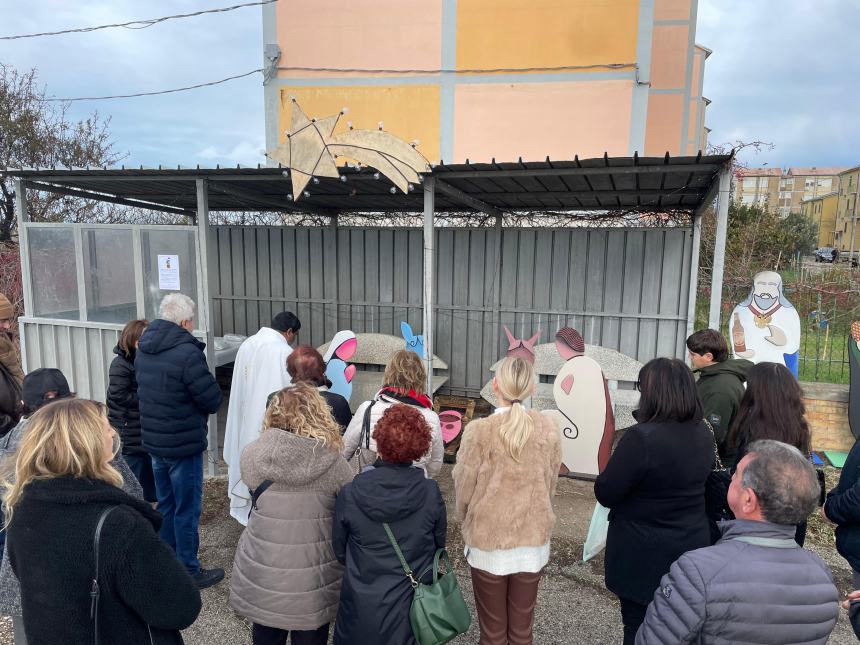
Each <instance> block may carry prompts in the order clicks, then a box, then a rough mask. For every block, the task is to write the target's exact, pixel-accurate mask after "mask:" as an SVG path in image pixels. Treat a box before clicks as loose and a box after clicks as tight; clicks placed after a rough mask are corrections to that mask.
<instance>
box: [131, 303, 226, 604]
mask: <svg viewBox="0 0 860 645" xmlns="http://www.w3.org/2000/svg"><path fill="white" fill-rule="evenodd" d="M158 316H159V317H158V319H156V320H153V321H152V323H150V325H149V327H147V329H146V331H145V332H144V333H143V335H142V336H141V337H140V343H139V345H138V348H137V354H136V355H135V359H134V369H135V374H136V376H137V394H138V400H139V402H140V430H141V432H140V436H141V445H142V446H143V449H144V450H145V451H146V452H148V453H149V454H150V455H151V456H152V472H153V475H154V477H155V492H156V496H157V497H158V510H159V511H160V512H161V514H162V515H163V516H164V522H163V524H162V525H161V532H160V533H161V539H163V540H164V541H165V542H167V544H169V545H170V546H171V547H173V549H174V550H175V551H176V557H177V558H179V560H180V561H181V562H182V563H183V564H184V565H185V566H186V568H187V569H188V573H190V574H191V577H192V578H194V581H195V582H196V583H197V586H198V587H199V588H201V589H202V588H204V587H209V586H211V585H213V584H216V583H217V582H220V581H221V580H222V579H223V578H224V570H223V569H201V568H200V561H199V560H198V559H197V548H198V546H199V541H200V536H199V533H198V527H199V524H200V511H201V504H202V499H203V451H204V450H206V448H207V441H206V435H207V430H208V421H209V415H210V414H214V413H215V412H217V411H218V407H219V406H220V405H221V398H222V395H221V390H220V389H219V387H218V383H217V382H216V381H215V377H214V376H212V372H210V371H209V367H208V365H207V364H206V356H205V354H204V353H203V349H204V347H205V345H204V344H203V343H201V342H200V341H199V340H197V339H196V338H195V337H194V336H193V335H192V334H191V331H192V330H193V329H194V301H193V300H191V298H189V297H188V296H186V295H184V294H181V293H171V294H170V295H167V296H165V297H164V299H163V300H162V301H161V306H160V307H159V312H158Z"/></svg>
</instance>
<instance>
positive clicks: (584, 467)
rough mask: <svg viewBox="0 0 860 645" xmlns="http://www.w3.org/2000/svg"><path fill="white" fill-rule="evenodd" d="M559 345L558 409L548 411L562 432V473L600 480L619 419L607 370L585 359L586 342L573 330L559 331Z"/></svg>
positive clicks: (556, 390) (556, 344) (556, 386)
mask: <svg viewBox="0 0 860 645" xmlns="http://www.w3.org/2000/svg"><path fill="white" fill-rule="evenodd" d="M555 346H556V350H557V351H558V353H559V355H560V356H561V357H562V358H563V359H565V361H566V362H565V363H564V364H563V365H562V366H561V369H559V371H558V375H557V376H556V377H555V383H554V384H553V396H554V397H555V403H556V405H557V406H558V409H557V410H546V411H544V414H546V415H547V416H549V417H550V418H551V419H552V420H553V422H554V423H555V424H556V426H558V429H559V432H560V433H561V462H562V463H561V469H560V474H562V475H566V474H571V475H585V476H588V477H596V476H597V475H598V474H599V473H600V471H602V470H603V469H604V468H605V467H606V463H607V462H608V461H609V455H610V454H611V452H612V439H613V435H614V433H615V417H614V415H613V413H612V402H611V400H610V398H609V386H608V384H607V382H606V377H605V376H604V375H603V370H601V369H600V365H599V364H598V363H597V361H595V360H594V359H591V358H589V357H587V356H585V342H584V341H583V339H582V336H581V335H580V333H579V332H578V331H576V330H575V329H572V328H570V327H563V328H562V329H559V330H558V332H557V333H556V335H555Z"/></svg>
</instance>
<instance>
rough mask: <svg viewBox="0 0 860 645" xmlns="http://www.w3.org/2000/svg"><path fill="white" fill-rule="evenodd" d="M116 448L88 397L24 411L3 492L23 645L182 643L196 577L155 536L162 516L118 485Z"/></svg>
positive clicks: (194, 607) (195, 604)
mask: <svg viewBox="0 0 860 645" xmlns="http://www.w3.org/2000/svg"><path fill="white" fill-rule="evenodd" d="M118 450H119V438H118V437H117V434H116V432H115V431H114V430H113V428H111V427H110V424H109V423H108V419H107V416H106V413H105V408H104V406H103V405H102V404H100V403H97V402H95V401H87V400H78V399H64V400H59V401H56V402H54V403H50V404H48V405H46V406H44V407H42V408H41V409H39V410H38V411H37V412H35V413H34V414H33V415H32V417H30V420H29V423H28V426H27V432H26V433H25V434H24V437H23V439H22V441H21V444H20V447H19V449H18V453H17V457H16V459H15V480H14V483H9V482H7V483H6V494H5V496H4V504H5V508H6V530H7V548H8V551H9V559H10V561H11V563H12V569H13V570H14V572H15V575H16V576H17V577H18V579H19V580H20V582H21V605H22V608H23V616H24V631H25V633H26V637H27V641H28V643H30V645H41V644H43V643H44V644H48V643H57V642H64V643H92V642H99V643H140V644H145V643H149V644H155V643H181V642H182V638H181V636H180V634H179V630H180V629H185V628H186V627H188V626H189V625H191V623H193V622H194V620H195V619H196V618H197V614H198V613H199V612H200V592H199V591H198V590H197V588H196V587H195V585H194V581H193V580H192V579H191V577H190V576H189V575H188V573H187V572H186V570H185V568H184V567H183V566H182V565H181V564H180V563H179V562H178V561H177V559H176V556H175V555H174V554H173V551H172V550H171V549H170V547H168V546H167V545H166V544H165V543H164V542H162V541H161V539H160V538H159V537H158V533H157V531H158V528H159V525H160V524H161V516H160V515H159V514H158V513H157V512H156V511H154V510H153V509H152V508H151V507H150V505H149V504H147V503H146V502H144V501H143V500H138V499H135V498H133V497H131V496H130V495H128V494H126V493H124V492H123V491H122V490H120V488H119V487H120V486H121V485H122V483H123V480H122V476H121V475H120V474H119V472H118V471H117V470H116V469H115V468H114V467H113V466H112V465H111V460H112V459H113V458H114V457H115V456H116V454H117V452H118ZM34 536H38V539H34ZM96 553H97V554H98V558H97V559H96V555H95V554H96ZM94 580H95V581H97V584H95V583H94ZM95 589H98V592H99V593H98V595H97V597H96V599H94V598H93V595H92V593H91V592H92V591H93V590H95Z"/></svg>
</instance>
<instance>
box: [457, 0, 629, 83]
mask: <svg viewBox="0 0 860 645" xmlns="http://www.w3.org/2000/svg"><path fill="white" fill-rule="evenodd" d="M638 22H639V2H638V0H577V1H575V2H574V1H572V0H528V1H527V2H524V1H523V0H458V2H457V67H458V69H496V68H523V67H555V66H560V65H593V64H606V63H634V62H636V36H637V28H638Z"/></svg>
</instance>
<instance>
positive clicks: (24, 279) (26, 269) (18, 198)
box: [15, 179, 35, 374]
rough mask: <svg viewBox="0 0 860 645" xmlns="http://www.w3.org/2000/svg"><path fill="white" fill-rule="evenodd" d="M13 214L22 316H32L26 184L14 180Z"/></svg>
mask: <svg viewBox="0 0 860 645" xmlns="http://www.w3.org/2000/svg"><path fill="white" fill-rule="evenodd" d="M15 212H16V213H17V214H18V255H19V259H20V262H21V286H22V288H23V291H24V315H25V316H26V315H29V316H33V315H35V310H34V309H33V282H32V279H31V276H30V241H29V231H28V229H27V222H29V221H30V212H29V210H28V208H27V184H26V183H24V181H23V180H21V179H16V180H15ZM24 334H25V331H24V324H23V323H21V322H20V321H19V322H18V337H19V339H20V344H21V366H22V369H23V370H24V373H25V374H26V373H27V372H29V371H31V370H30V367H29V365H28V364H27V342H26V339H25V337H24Z"/></svg>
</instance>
